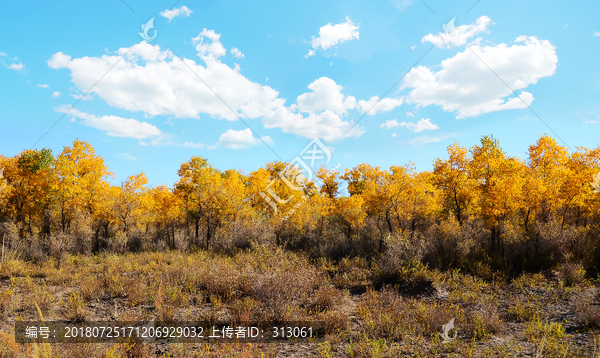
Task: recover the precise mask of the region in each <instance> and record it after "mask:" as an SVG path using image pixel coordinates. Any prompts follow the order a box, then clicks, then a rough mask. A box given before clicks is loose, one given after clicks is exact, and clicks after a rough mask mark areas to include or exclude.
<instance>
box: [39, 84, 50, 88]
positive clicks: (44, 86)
mask: <svg viewBox="0 0 600 358" xmlns="http://www.w3.org/2000/svg"><path fill="white" fill-rule="evenodd" d="M37 86H38V87H42V88H48V87H49V86H48V85H47V84H45V83H44V84H43V85H37Z"/></svg>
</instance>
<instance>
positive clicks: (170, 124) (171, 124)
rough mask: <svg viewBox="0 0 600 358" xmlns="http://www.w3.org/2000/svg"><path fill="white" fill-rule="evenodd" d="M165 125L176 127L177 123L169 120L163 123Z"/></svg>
mask: <svg viewBox="0 0 600 358" xmlns="http://www.w3.org/2000/svg"><path fill="white" fill-rule="evenodd" d="M163 124H166V125H169V126H171V127H173V126H175V123H173V122H171V121H170V120H168V119H167V121H166V122H163Z"/></svg>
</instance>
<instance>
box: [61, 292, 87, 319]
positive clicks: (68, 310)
mask: <svg viewBox="0 0 600 358" xmlns="http://www.w3.org/2000/svg"><path fill="white" fill-rule="evenodd" d="M62 305H63V307H62V308H61V310H60V311H61V314H62V315H63V317H64V318H65V319H67V320H68V321H75V322H85V320H86V317H87V310H86V304H85V301H84V300H83V298H82V297H81V295H80V294H79V293H77V292H71V293H70V294H69V295H68V296H67V300H66V301H64V302H63V304H62Z"/></svg>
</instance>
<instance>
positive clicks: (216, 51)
mask: <svg viewBox="0 0 600 358" xmlns="http://www.w3.org/2000/svg"><path fill="white" fill-rule="evenodd" d="M220 38H221V34H217V33H215V31H214V30H206V28H205V29H204V30H202V32H201V33H200V34H199V35H198V36H196V37H194V38H193V39H192V42H193V43H194V44H195V45H196V51H198V56H200V58H201V59H202V60H204V61H217V59H218V58H219V57H221V56H225V54H227V50H225V47H223V44H222V43H221V41H219V39H220ZM157 49H158V50H159V51H160V49H159V48H158V46H157Z"/></svg>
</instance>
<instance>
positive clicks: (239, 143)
mask: <svg viewBox="0 0 600 358" xmlns="http://www.w3.org/2000/svg"><path fill="white" fill-rule="evenodd" d="M263 141H264V142H266V143H269V144H272V143H273V140H271V137H269V136H264V137H262V138H261V139H257V138H255V137H254V136H252V130H251V129H250V128H246V129H243V130H240V131H236V130H233V129H229V130H228V131H227V132H225V133H223V134H221V136H220V137H219V142H218V143H217V146H223V147H225V148H229V149H246V148H249V147H253V146H255V145H257V144H259V143H261V142H263Z"/></svg>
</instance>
